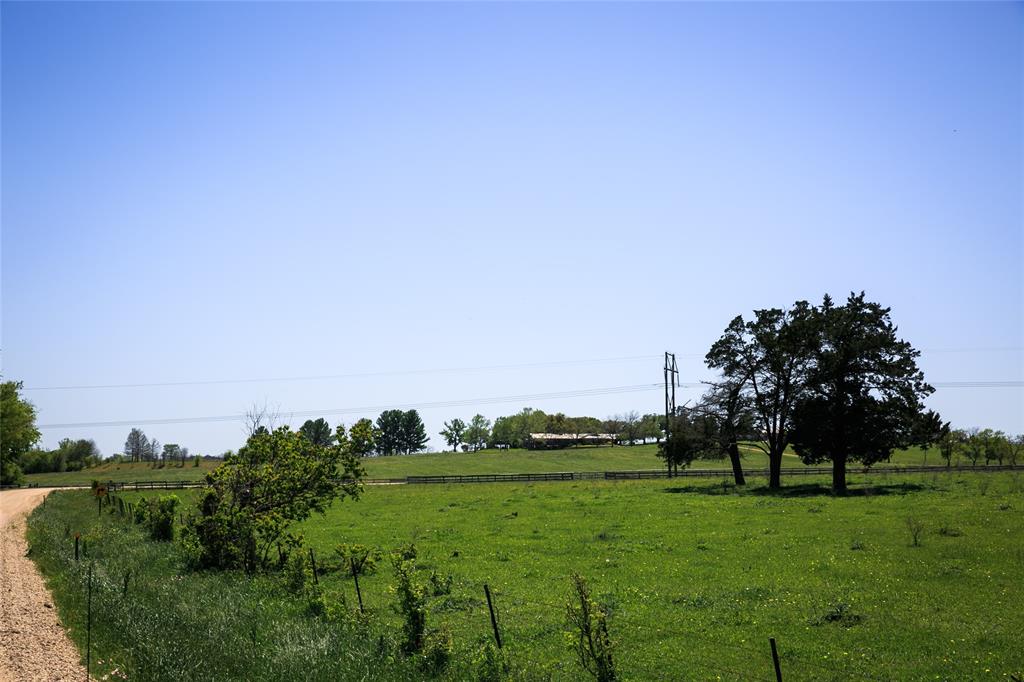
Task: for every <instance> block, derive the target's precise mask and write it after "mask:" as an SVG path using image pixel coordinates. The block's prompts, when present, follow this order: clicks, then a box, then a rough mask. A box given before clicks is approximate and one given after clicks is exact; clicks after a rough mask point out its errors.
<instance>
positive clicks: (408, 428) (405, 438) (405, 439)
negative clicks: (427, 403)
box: [399, 410, 429, 455]
mask: <svg viewBox="0 0 1024 682" xmlns="http://www.w3.org/2000/svg"><path fill="white" fill-rule="evenodd" d="M400 434H401V435H400V440H399V443H400V450H401V451H402V452H404V453H405V454H407V455H411V454H412V453H414V452H420V451H421V450H424V449H426V447H427V442H428V441H429V439H428V438H427V429H426V427H425V426H424V425H423V420H422V419H420V414H419V412H417V411H416V410H407V411H405V412H403V413H402V418H401V430H400Z"/></svg>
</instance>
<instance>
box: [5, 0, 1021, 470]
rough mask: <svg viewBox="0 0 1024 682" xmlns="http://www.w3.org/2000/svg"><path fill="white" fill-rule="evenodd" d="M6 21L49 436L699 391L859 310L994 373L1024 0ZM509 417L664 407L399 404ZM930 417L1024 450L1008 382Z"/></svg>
mask: <svg viewBox="0 0 1024 682" xmlns="http://www.w3.org/2000/svg"><path fill="white" fill-rule="evenodd" d="M0 11H2V31H3V33H2V79H3V83H2V98H3V99H2V145H3V146H2V164H3V165H2V190H3V196H2V211H3V214H2V219H3V224H2V230H3V231H2V268H3V272H2V287H3V290H2V304H3V315H2V342H3V373H4V376H5V377H6V378H12V379H20V380H23V381H24V382H25V385H26V387H27V388H29V389H36V390H29V391H27V392H26V395H27V396H28V397H29V398H30V399H31V400H32V401H33V402H34V403H35V404H36V405H37V407H38V408H39V421H40V423H42V424H61V423H78V422H103V421H122V420H127V421H132V420H138V421H142V420H146V419H152V418H176V417H193V416H209V415H231V414H238V413H241V412H243V411H245V409H246V408H247V406H249V405H251V404H253V403H254V402H256V403H261V404H262V403H264V402H266V403H268V404H270V405H272V406H279V407H280V411H281V412H282V413H283V414H285V415H288V414H290V413H292V412H299V411H305V410H318V409H340V408H353V407H362V406H382V405H402V404H411V403H431V402H439V401H449V400H465V399H473V398H484V397H493V396H510V395H525V394H540V393H548V392H562V391H572V390H576V389H589V388H601V387H617V386H633V385H639V384H646V383H657V382H659V381H660V379H661V369H660V368H661V363H660V359H659V358H658V357H656V356H657V355H658V354H660V353H661V352H662V351H664V350H672V351H675V352H676V353H677V354H679V359H680V369H681V370H682V378H683V381H689V382H695V381H699V380H701V379H708V378H711V376H712V375H711V374H710V373H709V372H708V371H707V370H706V369H704V368H703V365H702V362H701V358H702V356H703V354H704V353H705V352H706V350H707V348H708V347H709V346H710V344H711V343H712V342H713V341H714V340H715V339H716V338H717V337H718V335H719V334H720V333H721V331H722V329H723V328H724V327H725V325H726V324H727V323H728V321H729V320H730V319H731V318H732V317H733V316H734V315H736V314H740V313H749V311H751V310H752V309H755V308H761V307H775V306H786V305H788V304H790V303H792V302H793V301H794V300H797V299H810V300H813V301H817V300H818V299H820V297H821V296H822V294H824V293H826V292H829V293H831V294H832V295H833V296H835V297H837V298H842V297H844V296H845V294H846V293H847V292H849V291H851V290H857V291H859V290H861V289H863V290H866V292H867V294H868V296H869V298H871V299H874V300H877V301H880V302H882V303H884V304H886V305H889V306H891V307H892V309H893V317H894V319H895V320H896V322H897V323H898V324H899V325H900V330H901V333H902V334H903V335H904V337H905V338H906V339H907V340H909V341H910V342H911V343H912V344H914V345H915V346H916V347H917V348H920V349H922V350H923V351H924V353H923V356H922V358H921V365H922V367H923V369H924V370H925V373H926V377H927V378H928V379H929V380H930V381H932V382H934V383H943V382H956V381H965V380H972V381H976V380H987V381H1020V380H1021V379H1024V351H1022V347H1024V312H1022V311H1024V276H1022V263H1024V242H1022V232H1024V228H1022V225H1024V209H1022V191H1021V188H1022V187H1024V171H1022V159H1024V135H1022V121H1024V111H1022V83H1024V78H1022V76H1024V59H1022V56H1024V53H1022V43H1024V40H1022V38H1024V5H1021V4H1019V3H1017V4H1010V3H999V4H995V3H993V4H986V3H941V4H940V3H936V4H932V3H893V4H889V3H863V4H828V3H813V4H811V3H807V4H804V3H796V4H774V3H756V4H743V3H726V4H696V3H680V4H657V3H652V4H639V3H630V4H613V3H603V4H584V3H566V4H561V3H559V4H553V3H552V4H546V3H524V4H519V3H512V4H490V3H488V4H455V3H450V4H428V3H423V4H400V3H393V4H340V3H339V4H328V3H323V4H293V3H282V4H245V3H220V4H194V3H168V4H162V3H136V4H117V3H95V4H93V3H90V4H86V3H71V4H58V3H48V4H40V3H32V4H16V3H3V5H2V10H0ZM610 358H630V359H622V360H615V361H606V362H587V363H575V364H569V363H567V362H563V361H568V360H588V361H589V360H597V359H610ZM538 363H554V364H548V365H545V366H531V367H519V368H515V369H509V368H500V369H497V368H496V369H487V370H481V371H462V372H437V373H393V374H390V375H380V374H378V375H376V376H362V377H349V378H336V379H319V380H305V381H275V382H245V383H224V384H203V385H195V384H191V385H184V386H148V387H138V388H118V389H115V388H105V389H91V390H86V389H76V390H38V389H40V388H42V387H51V386H75V385H107V384H126V383H158V382H189V381H209V380H218V379H253V378H269V377H298V376H311V375H328V374H329V375H341V374H353V373H363V374H374V373H381V372H394V371H395V370H433V369H443V368H467V367H488V368H493V367H495V366H499V365H505V366H507V365H524V364H526V365H536V364H538ZM697 392H698V391H697V390H696V389H693V390H689V389H688V390H684V391H683V399H686V398H689V397H693V396H695V395H696V394H697ZM526 403H529V404H532V405H533V406H534V407H539V408H542V409H545V410H548V411H558V410H560V411H564V412H567V413H569V414H593V415H596V416H599V417H605V416H608V415H610V414H613V413H616V412H622V411H625V410H630V409H636V410H638V411H640V412H654V411H659V410H660V409H661V394H660V392H659V391H658V390H652V391H647V392H636V393H627V394H610V395H597V396H586V397H572V398H563V399H558V400H530V401H524V402H512V403H508V404H489V405H481V406H479V407H476V406H469V405H467V406H461V407H452V408H429V409H424V410H422V411H421V412H422V414H423V417H424V419H425V421H426V422H427V426H428V430H429V431H430V432H431V433H432V434H436V433H437V431H438V430H439V429H440V428H441V422H442V421H443V420H444V419H449V418H451V417H454V416H460V417H462V418H463V419H468V418H469V417H470V416H472V414H473V413H474V412H476V411H480V412H482V413H483V414H485V415H486V416H488V417H491V418H493V417H495V416H497V415H500V414H505V413H510V412H513V411H515V410H518V409H519V408H521V407H523V406H525V404H526ZM929 403H930V405H931V406H932V407H934V408H936V409H939V410H940V411H941V412H942V413H943V414H944V416H945V417H946V418H947V419H951V420H952V421H953V422H954V424H956V425H960V426H992V427H996V428H1002V429H1005V430H1009V431H1015V432H1020V431H1024V389H1022V388H1021V387H1019V386H1018V387H1015V388H955V387H947V388H939V390H938V391H937V392H936V393H935V395H934V396H933V397H932V398H931V399H930V401H929ZM359 416H363V415H359V414H346V415H344V416H336V417H329V419H330V420H331V421H332V422H337V421H339V420H344V421H346V422H348V423H351V422H352V421H353V420H354V419H356V418H358V417H359ZM365 416H370V417H375V416H376V414H375V413H370V414H367V415H365ZM296 421H297V422H301V421H302V420H301V419H297V420H296ZM143 428H144V429H145V430H146V432H147V433H148V434H150V435H153V436H156V437H157V438H159V439H160V440H161V441H162V442H165V443H166V442H178V443H180V444H182V445H187V446H189V447H190V448H192V450H193V451H198V452H210V453H214V452H220V451H223V450H225V449H228V448H235V447H237V446H238V445H239V444H240V443H241V441H242V430H241V427H240V426H239V424H238V423H233V422H218V423H183V424H164V425H145V426H143ZM128 430H129V429H128V427H127V426H96V427H88V428H55V429H54V428H47V429H44V443H45V444H46V445H54V444H55V443H56V441H57V440H58V439H59V438H61V437H65V436H71V437H91V438H94V439H95V440H96V441H97V443H98V444H99V445H100V447H101V448H102V450H103V451H104V452H105V453H107V454H109V453H112V452H116V451H119V450H120V448H121V446H122V445H123V443H124V439H125V436H126V434H127V432H128ZM439 441H440V439H439V438H437V437H436V436H435V440H434V444H435V446H439V445H440V442H439Z"/></svg>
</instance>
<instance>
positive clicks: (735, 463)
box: [729, 443, 747, 485]
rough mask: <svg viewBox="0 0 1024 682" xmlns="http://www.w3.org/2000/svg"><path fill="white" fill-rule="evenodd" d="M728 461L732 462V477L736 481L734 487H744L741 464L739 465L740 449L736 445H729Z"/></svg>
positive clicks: (744, 481)
mask: <svg viewBox="0 0 1024 682" xmlns="http://www.w3.org/2000/svg"><path fill="white" fill-rule="evenodd" d="M729 459H730V460H732V475H733V478H735V479H736V485H746V483H747V482H746V480H745V479H744V478H743V464H741V463H740V447H739V445H737V444H736V443H730V444H729Z"/></svg>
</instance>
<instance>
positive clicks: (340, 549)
mask: <svg viewBox="0 0 1024 682" xmlns="http://www.w3.org/2000/svg"><path fill="white" fill-rule="evenodd" d="M334 554H335V556H336V557H338V561H339V568H340V570H341V571H342V572H349V573H351V572H352V571H353V570H354V571H355V573H356V575H369V574H372V573H375V572H376V571H377V564H378V563H380V560H381V559H382V558H383V557H384V552H382V551H381V550H380V549H378V548H376V547H366V546H365V545H358V544H348V543H341V544H339V545H337V546H335V548H334Z"/></svg>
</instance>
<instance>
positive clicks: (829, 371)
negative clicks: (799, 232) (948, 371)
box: [791, 292, 940, 493]
mask: <svg viewBox="0 0 1024 682" xmlns="http://www.w3.org/2000/svg"><path fill="white" fill-rule="evenodd" d="M889 312H890V309H889V308H883V307H882V306H880V305H879V304H877V303H872V302H870V301H866V300H865V298H864V293H863V292H861V293H860V294H856V295H855V294H850V296H849V298H848V299H847V301H846V305H844V306H836V305H835V304H834V303H833V302H832V299H831V298H830V297H829V296H827V295H826V296H825V298H824V301H823V302H822V304H821V307H819V308H816V309H815V310H814V311H813V312H812V326H813V330H814V332H815V333H813V334H808V336H809V337H810V339H812V340H813V347H814V350H813V353H812V360H813V361H812V363H811V365H810V368H809V372H808V373H807V375H806V376H805V377H804V385H805V390H804V391H803V392H802V393H801V394H800V396H799V397H798V399H797V403H796V405H795V407H794V411H793V429H792V433H791V440H792V443H793V448H794V450H795V451H796V453H797V454H798V455H799V456H800V457H801V458H802V459H803V461H804V463H806V464H812V463H816V462H822V461H827V460H831V462H832V489H833V491H834V492H837V493H843V492H845V491H846V465H847V463H848V462H853V461H857V462H862V463H863V464H865V465H871V464H873V463H875V462H879V461H881V460H884V459H888V458H889V457H890V456H891V455H892V451H893V450H894V449H898V448H907V447H910V446H912V445H927V444H928V443H927V442H920V440H921V439H920V438H919V437H920V436H921V435H922V434H924V433H925V431H926V430H927V429H924V428H922V422H923V421H924V420H925V419H926V417H927V418H929V419H932V420H934V422H935V423H936V424H939V423H940V422H938V415H935V414H934V413H932V414H931V415H926V413H925V410H924V407H923V404H922V401H923V400H924V398H926V397H927V396H928V395H930V394H931V393H932V392H933V391H934V389H933V388H932V387H931V386H929V385H928V384H927V383H925V381H924V374H922V372H921V370H920V369H918V367H917V362H916V359H917V357H918V356H919V355H920V353H919V352H918V351H916V350H914V348H913V347H912V346H911V345H910V344H909V343H907V342H906V341H903V340H902V339H899V338H898V337H897V336H896V326H895V325H894V324H893V323H892V320H891V319H890V316H889Z"/></svg>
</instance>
